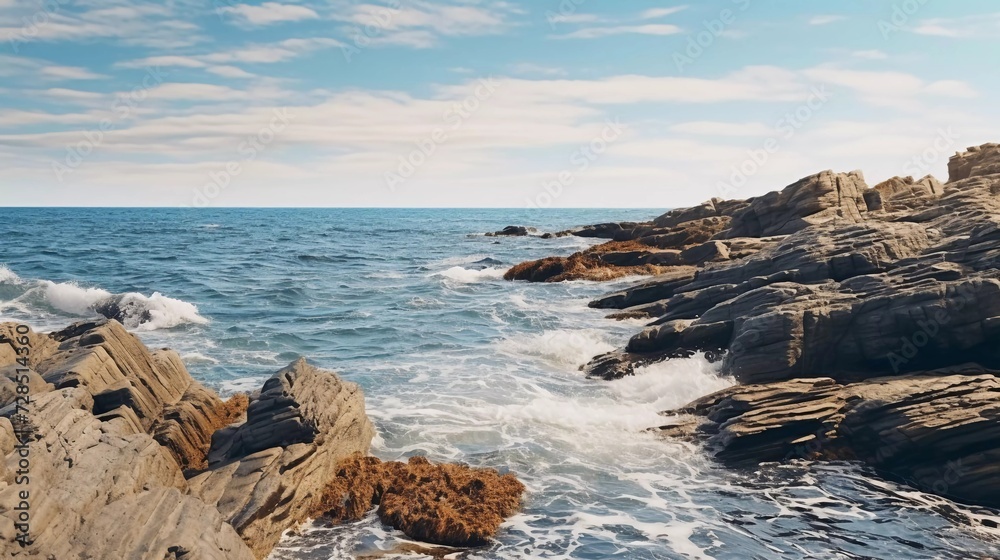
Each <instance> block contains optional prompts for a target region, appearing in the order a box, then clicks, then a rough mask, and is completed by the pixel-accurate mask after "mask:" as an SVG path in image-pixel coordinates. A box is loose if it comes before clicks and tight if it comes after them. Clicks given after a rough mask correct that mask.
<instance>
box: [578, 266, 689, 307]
mask: <svg viewBox="0 0 1000 560" xmlns="http://www.w3.org/2000/svg"><path fill="white" fill-rule="evenodd" d="M695 272H696V269H695V268H694V267H674V268H671V269H670V270H669V271H667V272H666V273H664V274H661V275H659V276H657V277H656V278H655V279H653V280H650V281H648V282H643V283H642V284H639V285H638V286H635V287H633V288H629V289H628V290H624V291H621V292H616V293H614V294H609V295H607V296H604V297H603V298H601V299H598V300H595V301H593V302H591V303H590V307H592V308H595V309H626V308H629V307H636V306H639V305H645V304H648V303H653V302H656V301H660V300H665V299H669V298H671V297H672V296H673V295H674V293H675V292H676V290H677V289H678V288H680V287H681V286H684V285H686V284H690V283H691V281H692V280H694V278H695Z"/></svg>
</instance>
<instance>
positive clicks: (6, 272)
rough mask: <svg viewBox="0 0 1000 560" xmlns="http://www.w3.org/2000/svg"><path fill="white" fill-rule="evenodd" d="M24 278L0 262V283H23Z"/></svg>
mask: <svg viewBox="0 0 1000 560" xmlns="http://www.w3.org/2000/svg"><path fill="white" fill-rule="evenodd" d="M23 283H24V280H21V277H20V276H18V275H17V273H15V272H14V271H13V270H11V269H10V268H8V267H7V265H4V264H0V284H14V285H20V284H23Z"/></svg>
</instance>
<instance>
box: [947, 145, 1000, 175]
mask: <svg viewBox="0 0 1000 560" xmlns="http://www.w3.org/2000/svg"><path fill="white" fill-rule="evenodd" d="M997 174H1000V144H983V145H982V146H972V147H971V148H969V149H968V150H966V151H965V152H964V153H959V154H956V155H955V156H954V157H952V158H951V160H949V161H948V182H949V183H954V182H957V181H961V180H963V179H969V178H971V177H982V176H985V175H997Z"/></svg>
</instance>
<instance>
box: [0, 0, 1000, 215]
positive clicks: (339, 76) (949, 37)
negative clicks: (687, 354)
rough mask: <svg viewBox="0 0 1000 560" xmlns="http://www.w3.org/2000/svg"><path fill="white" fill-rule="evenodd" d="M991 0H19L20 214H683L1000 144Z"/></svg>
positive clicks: (2, 129) (10, 167)
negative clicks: (122, 210)
mask: <svg viewBox="0 0 1000 560" xmlns="http://www.w3.org/2000/svg"><path fill="white" fill-rule="evenodd" d="M998 36H1000V8H998V6H997V5H996V3H995V2H989V1H986V0H964V1H961V2H957V1H953V2H945V1H944V0H896V1H889V0H866V1H860V0H846V1H840V2H819V1H795V2H793V1H785V2H777V1H764V0H715V1H706V2H698V3H694V2H691V3H687V4H685V3H681V2H664V1H660V2H654V1H646V0H633V1H628V2H623V1H616V2H612V1H610V0H562V1H557V0H538V1H531V2H529V1H527V0H522V1H513V0H507V1H491V0H389V1H388V2H382V3H380V2H371V3H369V2H365V1H355V0H298V1H292V0H282V1H267V2H242V1H238V0H213V1H194V0H167V1H166V2H162V1H161V2H147V1H140V0H34V1H22V0H0V204H3V205H70V206H72V205H87V206H160V205H163V206H392V207H406V206H436V207H441V206H447V207H452V206H455V207H461V206H483V207H485V206H499V207H525V206H529V207H543V208H544V207H564V206H569V207H572V206H597V207H613V206H624V207H657V208H663V207H674V206H680V205H689V204H696V203H699V202H701V201H703V200H706V199H709V198H712V197H716V196H721V197H724V198H746V197H749V196H754V195H758V194H762V193H764V192H767V191H770V190H775V189H779V188H781V187H783V186H785V185H787V184H790V183H792V182H794V181H795V180H797V179H799V178H801V177H803V176H806V175H809V174H812V173H815V172H818V171H821V170H823V169H830V168H832V169H835V170H837V171H849V170H853V169H861V170H862V171H864V173H865V176H866V177H867V179H868V181H869V183H870V184H873V185H874V184H875V183H876V182H879V181H881V180H884V179H887V178H889V177H892V176H894V175H919V176H922V175H924V174H927V173H933V174H935V175H938V176H939V177H941V178H944V177H946V175H947V174H946V166H947V160H948V157H949V156H950V155H952V154H953V153H954V152H956V151H960V150H961V149H963V148H964V147H966V146H970V145H978V144H981V143H984V142H990V141H1000V126H998V125H1000V107H998V104H997V102H996V101H997V99H996V96H995V92H996V91H998V86H1000V84H998V82H1000V73H998V72H997V71H996V61H997V59H998V55H1000V49H998V48H997V45H998V43H997V41H998V39H997V37H998Z"/></svg>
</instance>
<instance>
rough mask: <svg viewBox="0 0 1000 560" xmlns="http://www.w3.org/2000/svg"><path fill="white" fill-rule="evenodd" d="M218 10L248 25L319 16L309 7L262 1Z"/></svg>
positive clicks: (269, 23)
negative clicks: (256, 4)
mask: <svg viewBox="0 0 1000 560" xmlns="http://www.w3.org/2000/svg"><path fill="white" fill-rule="evenodd" d="M220 12H221V13H223V14H228V15H231V16H233V18H234V19H235V21H236V22H238V23H240V24H243V25H250V26H264V25H272V24H275V23H284V22H290V21H302V20H307V19H318V18H319V14H317V13H316V12H315V11H314V10H312V9H311V8H307V7H305V6H298V5H295V4H281V3H278V2H264V3H263V4H261V5H259V6H254V5H250V4H236V5H235V6H223V7H221V8H220Z"/></svg>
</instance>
